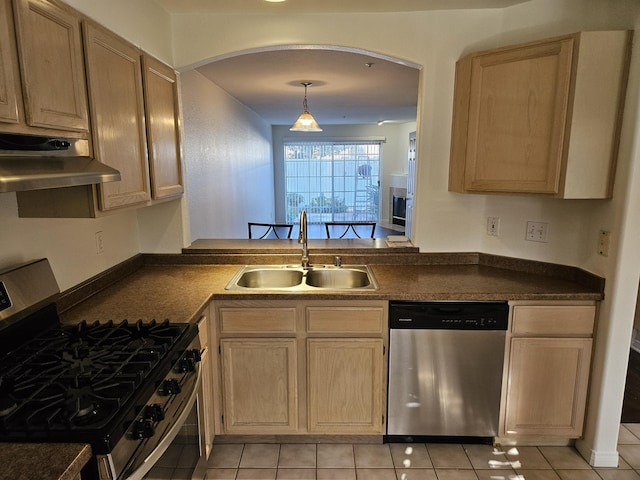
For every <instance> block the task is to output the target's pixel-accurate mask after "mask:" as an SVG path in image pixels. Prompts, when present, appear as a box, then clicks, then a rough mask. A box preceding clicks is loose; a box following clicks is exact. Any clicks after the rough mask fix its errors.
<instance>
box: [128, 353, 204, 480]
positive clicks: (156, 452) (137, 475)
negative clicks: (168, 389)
mask: <svg viewBox="0 0 640 480" xmlns="http://www.w3.org/2000/svg"><path fill="white" fill-rule="evenodd" d="M201 366H202V364H201V363H200V362H198V363H196V381H195V382H194V384H193V391H192V392H191V394H190V395H189V398H188V399H187V401H186V404H185V407H184V408H183V409H182V412H180V415H179V416H178V419H177V420H176V422H175V423H174V424H173V426H172V427H171V428H170V429H169V431H168V432H167V433H166V435H165V436H164V437H163V438H162V439H161V440H160V441H159V442H158V445H157V446H156V448H154V449H153V451H152V452H151V453H150V454H149V455H148V456H147V458H145V459H144V461H143V462H142V464H141V465H140V466H139V467H138V468H137V469H136V470H134V471H133V472H131V473H130V474H129V476H127V477H126V479H125V480H141V479H142V478H143V477H144V476H145V475H146V474H147V473H148V472H149V470H151V469H152V468H153V466H154V465H155V464H156V462H157V461H158V460H159V459H160V457H162V455H163V454H164V452H165V451H166V450H167V448H169V445H171V442H173V440H174V439H175V438H176V436H177V435H178V433H179V432H180V429H181V428H182V426H183V425H184V423H185V421H186V420H187V417H188V416H189V413H190V412H191V409H192V408H193V406H194V405H195V403H196V399H197V398H198V392H199V391H200V386H201V384H202V368H201Z"/></svg>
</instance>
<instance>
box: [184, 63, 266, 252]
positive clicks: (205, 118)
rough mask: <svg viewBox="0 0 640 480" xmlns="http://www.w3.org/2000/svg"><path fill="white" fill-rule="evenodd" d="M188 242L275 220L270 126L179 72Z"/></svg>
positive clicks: (243, 232)
mask: <svg viewBox="0 0 640 480" xmlns="http://www.w3.org/2000/svg"><path fill="white" fill-rule="evenodd" d="M181 81H182V104H183V116H184V154H185V158H186V159H187V161H186V165H185V171H186V180H187V185H186V191H187V197H188V204H189V222H190V224H191V229H190V232H191V240H195V239H197V238H247V222H272V221H274V220H275V210H274V186H273V185H274V182H273V162H272V149H271V125H269V124H268V123H266V122H265V121H264V120H262V119H261V118H260V117H258V115H256V114H255V113H254V112H253V111H252V110H250V109H248V108H247V107H246V106H244V105H242V104H241V103H239V102H238V101H237V100H235V99H234V98H233V97H230V96H229V95H228V94H227V93H226V92H225V91H224V90H222V89H221V88H220V87H218V86H217V85H215V84H213V83H211V81H209V80H207V79H206V78H205V77H203V76H202V75H201V74H200V73H198V72H196V71H190V72H185V73H184V74H182V78H181Z"/></svg>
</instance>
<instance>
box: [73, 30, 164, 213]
mask: <svg viewBox="0 0 640 480" xmlns="http://www.w3.org/2000/svg"><path fill="white" fill-rule="evenodd" d="M83 26H84V40H85V55H86V64H87V83H88V87H89V99H90V111H91V123H92V129H91V130H92V138H93V149H94V154H95V156H96V159H98V160H99V161H101V162H103V163H106V164H107V165H109V166H111V167H113V168H115V169H117V170H119V171H120V173H121V175H122V180H121V181H119V182H110V183H104V184H102V185H99V186H98V191H99V199H100V208H101V210H103V211H105V210H112V209H117V208H121V207H126V206H129V205H135V204H140V203H145V202H147V201H149V200H150V199H151V193H150V185H149V163H148V162H147V136H146V131H145V116H144V97H143V93H142V67H141V63H140V62H141V60H140V59H141V52H140V50H138V48H136V47H135V46H133V45H131V44H130V43H128V42H126V41H125V40H123V39H122V38H120V37H118V36H116V35H115V34H113V33H111V32H109V31H108V30H106V29H104V28H102V27H100V26H98V25H96V24H94V23H92V22H89V21H86V22H85V23H84V24H83Z"/></svg>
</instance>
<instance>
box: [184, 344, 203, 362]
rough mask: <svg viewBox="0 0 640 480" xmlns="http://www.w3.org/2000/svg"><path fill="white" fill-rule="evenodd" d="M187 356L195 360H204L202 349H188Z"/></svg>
mask: <svg viewBox="0 0 640 480" xmlns="http://www.w3.org/2000/svg"><path fill="white" fill-rule="evenodd" d="M184 355H185V357H187V358H191V359H193V361H194V362H196V363H197V362H199V361H200V360H202V354H201V353H200V350H198V349H196V348H194V349H192V350H187V351H186V352H185V354H184Z"/></svg>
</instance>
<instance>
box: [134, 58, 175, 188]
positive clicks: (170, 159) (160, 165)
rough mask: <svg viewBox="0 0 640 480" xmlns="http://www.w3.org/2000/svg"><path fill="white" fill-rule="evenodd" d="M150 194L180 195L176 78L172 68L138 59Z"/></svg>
mask: <svg viewBox="0 0 640 480" xmlns="http://www.w3.org/2000/svg"><path fill="white" fill-rule="evenodd" d="M142 68H143V71H142V73H143V80H144V105H145V112H146V121H147V139H148V147H149V169H150V174H151V195H152V197H153V199H154V200H157V199H164V198H170V197H175V196H179V195H182V192H183V191H184V189H183V187H182V163H181V149H180V115H179V112H180V109H179V103H178V78H177V75H176V72H175V71H174V70H173V68H171V67H169V66H168V65H165V64H164V63H162V62H160V61H158V60H156V59H154V58H152V57H150V56H149V55H146V54H145V55H143V56H142Z"/></svg>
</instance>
